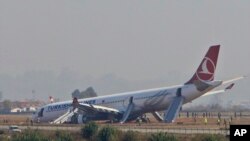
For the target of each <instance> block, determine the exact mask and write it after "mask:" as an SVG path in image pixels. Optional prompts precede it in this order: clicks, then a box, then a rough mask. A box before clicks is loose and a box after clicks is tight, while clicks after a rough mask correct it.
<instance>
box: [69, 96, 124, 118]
mask: <svg viewBox="0 0 250 141" xmlns="http://www.w3.org/2000/svg"><path fill="white" fill-rule="evenodd" d="M73 107H74V108H78V110H82V111H84V112H86V113H92V114H94V113H109V114H115V115H116V114H120V111H119V110H117V109H114V108H109V107H105V106H99V105H94V104H87V103H78V101H77V99H74V100H73Z"/></svg>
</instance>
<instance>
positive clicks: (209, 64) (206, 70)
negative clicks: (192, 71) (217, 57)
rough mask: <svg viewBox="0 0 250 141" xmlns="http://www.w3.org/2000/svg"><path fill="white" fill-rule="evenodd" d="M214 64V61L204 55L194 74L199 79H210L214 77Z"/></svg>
mask: <svg viewBox="0 0 250 141" xmlns="http://www.w3.org/2000/svg"><path fill="white" fill-rule="evenodd" d="M214 72H215V65H214V62H213V61H212V60H211V59H210V58H208V57H205V58H204V59H203V61H202V63H201V65H200V67H199V69H198V70H197V72H196V76H197V78H198V79H199V80H201V81H211V80H213V78H214Z"/></svg>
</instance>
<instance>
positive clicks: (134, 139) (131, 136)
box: [123, 131, 139, 141]
mask: <svg viewBox="0 0 250 141" xmlns="http://www.w3.org/2000/svg"><path fill="white" fill-rule="evenodd" d="M123 141H139V137H138V133H136V132H134V131H127V132H126V133H125V135H124V137H123Z"/></svg>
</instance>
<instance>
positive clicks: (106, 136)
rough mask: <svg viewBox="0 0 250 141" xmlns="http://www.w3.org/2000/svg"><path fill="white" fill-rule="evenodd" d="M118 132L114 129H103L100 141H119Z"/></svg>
mask: <svg viewBox="0 0 250 141" xmlns="http://www.w3.org/2000/svg"><path fill="white" fill-rule="evenodd" d="M118 134H119V133H118V130H117V129H116V128H114V127H110V126H106V127H103V128H102V129H101V130H100V131H99V133H98V136H97V137H98V140H99V141H118V140H119V139H118Z"/></svg>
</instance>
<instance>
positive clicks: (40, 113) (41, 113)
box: [38, 108, 44, 117]
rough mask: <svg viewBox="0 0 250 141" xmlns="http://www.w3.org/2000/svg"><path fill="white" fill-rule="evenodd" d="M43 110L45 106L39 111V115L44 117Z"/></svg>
mask: <svg viewBox="0 0 250 141" xmlns="http://www.w3.org/2000/svg"><path fill="white" fill-rule="evenodd" d="M43 111H44V108H42V109H41V110H40V111H39V113H38V117H43Z"/></svg>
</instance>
